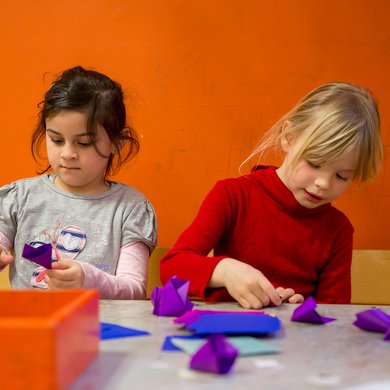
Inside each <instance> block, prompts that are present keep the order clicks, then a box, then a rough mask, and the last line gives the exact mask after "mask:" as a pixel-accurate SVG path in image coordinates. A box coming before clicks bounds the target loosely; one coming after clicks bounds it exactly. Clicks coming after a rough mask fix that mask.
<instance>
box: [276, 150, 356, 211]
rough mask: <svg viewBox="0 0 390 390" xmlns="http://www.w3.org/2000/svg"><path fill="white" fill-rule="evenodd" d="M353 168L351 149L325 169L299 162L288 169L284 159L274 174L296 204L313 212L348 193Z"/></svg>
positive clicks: (353, 154)
mask: <svg viewBox="0 0 390 390" xmlns="http://www.w3.org/2000/svg"><path fill="white" fill-rule="evenodd" d="M356 165H357V153H356V149H355V148H352V149H350V150H349V151H347V152H345V153H344V155H343V156H342V157H341V158H339V159H338V160H336V161H335V162H333V163H331V164H329V165H326V166H315V165H313V164H311V162H310V161H308V160H306V159H301V160H299V161H298V163H297V165H296V166H295V167H293V168H291V169H288V167H287V163H286V159H285V161H284V163H283V164H282V166H281V167H280V168H279V169H278V170H277V172H278V175H279V177H280V179H281V180H282V181H283V183H284V184H285V185H286V186H287V188H288V189H289V190H290V191H291V192H292V193H293V195H294V197H295V199H296V200H297V202H298V203H299V204H300V205H302V206H304V207H307V208H309V209H314V208H316V207H318V206H321V205H323V204H325V203H329V202H331V201H332V200H334V199H336V198H337V197H339V196H340V195H342V194H343V193H344V192H345V191H346V190H347V189H348V187H349V186H350V185H351V183H352V178H353V174H354V170H355V167H356Z"/></svg>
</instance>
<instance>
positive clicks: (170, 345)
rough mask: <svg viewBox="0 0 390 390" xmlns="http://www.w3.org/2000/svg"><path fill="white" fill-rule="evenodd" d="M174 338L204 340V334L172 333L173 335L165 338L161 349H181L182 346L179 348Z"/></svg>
mask: <svg viewBox="0 0 390 390" xmlns="http://www.w3.org/2000/svg"><path fill="white" fill-rule="evenodd" d="M174 339H180V340H181V339H183V340H191V339H192V340H193V339H196V340H201V341H202V340H204V337H203V336H200V335H196V334H186V335H181V334H180V335H179V334H178V335H171V336H166V337H165V340H164V343H163V345H162V347H161V350H162V351H180V350H181V348H179V347H178V346H176V345H175V344H174V343H173V342H172V341H173V340H174Z"/></svg>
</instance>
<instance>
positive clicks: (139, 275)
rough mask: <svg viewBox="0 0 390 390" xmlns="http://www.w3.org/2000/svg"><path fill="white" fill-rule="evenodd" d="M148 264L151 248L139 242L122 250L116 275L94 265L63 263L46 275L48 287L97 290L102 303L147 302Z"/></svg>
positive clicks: (56, 263) (54, 265)
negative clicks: (114, 300)
mask: <svg viewBox="0 0 390 390" xmlns="http://www.w3.org/2000/svg"><path fill="white" fill-rule="evenodd" d="M148 261H149V248H148V246H147V245H146V244H144V243H143V242H140V241H137V242H132V243H130V244H127V245H125V246H123V247H122V248H121V251H120V254H119V260H118V267H117V272H116V275H110V274H108V273H106V272H104V271H101V270H99V269H98V268H96V267H95V266H93V265H92V264H88V263H82V262H78V261H74V260H63V261H58V262H55V263H53V268H54V269H51V270H47V271H46V276H47V283H48V286H49V288H74V287H82V288H93V289H97V290H99V294H100V299H145V297H146V283H147V276H148ZM68 264H69V267H67V265H68ZM72 264H74V267H72ZM63 265H64V266H65V267H63ZM80 268H81V271H82V273H83V275H82V274H80ZM71 274H72V275H71ZM74 275H76V276H74ZM75 283H76V284H75ZM77 283H78V284H79V286H78V285H77Z"/></svg>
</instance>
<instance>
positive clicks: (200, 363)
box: [190, 335, 238, 374]
mask: <svg viewBox="0 0 390 390" xmlns="http://www.w3.org/2000/svg"><path fill="white" fill-rule="evenodd" d="M206 340H207V341H206V343H205V344H203V345H202V346H201V347H200V348H199V349H198V351H197V352H195V353H194V355H192V358H191V360H190V368H192V369H193V370H199V371H206V372H213V373H215V374H226V373H228V372H229V371H230V370H231V368H232V367H233V364H234V362H235V360H236V358H237V356H238V350H237V349H236V348H235V347H234V346H233V345H232V344H231V343H230V342H229V341H228V340H227V339H226V337H225V336H224V335H212V336H209V337H207V339H206Z"/></svg>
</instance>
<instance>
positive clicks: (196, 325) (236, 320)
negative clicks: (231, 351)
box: [187, 313, 281, 335]
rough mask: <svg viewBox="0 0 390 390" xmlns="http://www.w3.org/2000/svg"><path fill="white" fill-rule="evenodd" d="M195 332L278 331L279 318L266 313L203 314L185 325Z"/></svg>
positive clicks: (257, 332)
mask: <svg viewBox="0 0 390 390" xmlns="http://www.w3.org/2000/svg"><path fill="white" fill-rule="evenodd" d="M187 329H188V330H192V331H194V332H195V333H196V334H205V335H206V334H246V335H265V334H269V333H275V332H278V331H280V329H281V322H280V320H279V318H277V317H272V316H269V315H266V314H259V315H252V314H245V313H244V314H241V313H234V314H220V315H204V316H202V317H200V318H199V319H198V320H197V321H195V322H193V323H191V324H189V325H188V326H187Z"/></svg>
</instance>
